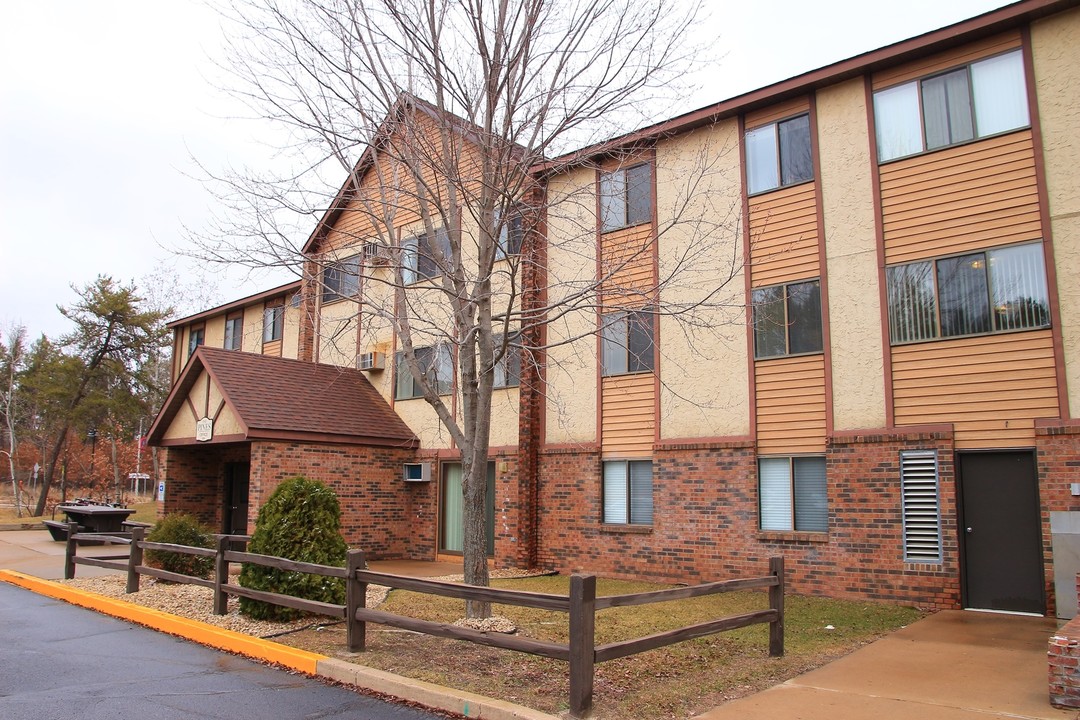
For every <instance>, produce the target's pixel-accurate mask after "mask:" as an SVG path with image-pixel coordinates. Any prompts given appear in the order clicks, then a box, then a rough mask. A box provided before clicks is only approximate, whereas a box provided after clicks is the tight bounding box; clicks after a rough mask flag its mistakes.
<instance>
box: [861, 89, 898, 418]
mask: <svg viewBox="0 0 1080 720" xmlns="http://www.w3.org/2000/svg"><path fill="white" fill-rule="evenodd" d="M863 88H864V90H865V93H866V128H867V133H866V135H867V139H868V140H869V142H870V187H871V192H870V195H871V199H872V200H873V203H874V242H875V244H876V245H877V261H878V262H877V265H878V310H879V313H880V315H881V372H882V382H883V383H884V387H885V424H886V425H888V426H892V425H893V423H894V422H895V420H894V418H895V410H894V407H893V382H892V342H891V341H890V339H889V295H888V292H887V291H886V287H885V219H884V215H883V214H882V212H883V211H882V208H881V166H880V165H879V164H878V159H877V126H876V125H875V124H874V88H873V83H872V78H871V77H870V75H864V76H863Z"/></svg>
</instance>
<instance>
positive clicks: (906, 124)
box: [874, 82, 923, 161]
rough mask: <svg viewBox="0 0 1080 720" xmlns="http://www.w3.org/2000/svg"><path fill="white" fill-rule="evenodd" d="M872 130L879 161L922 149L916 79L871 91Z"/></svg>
mask: <svg viewBox="0 0 1080 720" xmlns="http://www.w3.org/2000/svg"><path fill="white" fill-rule="evenodd" d="M874 132H875V135H876V137H877V148H878V160H880V161H885V160H891V159H893V158H898V157H903V156H904V155H911V154H913V153H917V152H921V151H922V149H923V144H922V122H921V120H920V118H919V88H918V84H917V83H914V82H910V83H905V84H903V85H898V86H896V87H894V88H889V89H888V90H882V91H881V92H878V93H874Z"/></svg>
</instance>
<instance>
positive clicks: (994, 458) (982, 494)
mask: <svg viewBox="0 0 1080 720" xmlns="http://www.w3.org/2000/svg"><path fill="white" fill-rule="evenodd" d="M959 460H960V463H959V466H960V467H959V470H960V520H961V526H960V538H961V550H962V552H963V562H964V567H963V581H964V606H965V607H969V608H978V609H983V610H1006V611H1013V612H1030V613H1038V614H1040V615H1041V614H1043V613H1044V612H1045V611H1046V602H1045V597H1044V590H1043V563H1042V545H1041V538H1042V531H1041V528H1040V513H1039V490H1038V478H1037V475H1036V471H1035V458H1034V455H1033V454H1032V453H1030V452H975V453H961V454H960V457H959Z"/></svg>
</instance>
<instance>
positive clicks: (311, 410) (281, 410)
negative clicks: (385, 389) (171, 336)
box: [149, 345, 418, 446]
mask: <svg viewBox="0 0 1080 720" xmlns="http://www.w3.org/2000/svg"><path fill="white" fill-rule="evenodd" d="M204 371H205V372H206V373H207V374H209V375H210V378H211V379H212V380H213V382H214V383H215V384H216V385H217V386H218V388H220V390H221V393H222V395H223V396H224V398H225V402H226V404H227V405H228V406H230V407H231V408H232V409H233V411H234V412H235V413H236V415H237V417H238V418H239V420H240V422H241V423H242V425H243V427H244V430H245V436H246V437H245V439H247V440H259V439H280V440H298V441H308V442H340V443H348V444H358V445H394V446H403V445H404V446H415V445H417V444H418V441H417V438H416V436H415V435H414V434H413V432H412V431H411V430H410V429H409V427H408V426H407V425H406V424H405V423H404V421H402V419H401V418H400V417H398V416H397V414H396V413H395V412H394V411H393V409H391V407H390V405H389V404H388V403H387V402H386V401H385V400H384V399H383V397H382V396H381V395H380V394H379V393H378V391H376V390H375V388H374V387H372V385H371V383H369V382H368V380H367V378H366V377H365V376H364V374H363V373H362V372H360V371H359V370H353V369H352V368H342V367H336V366H333V365H319V364H315V363H309V362H303V361H300V360H290V359H287V358H279V357H268V356H265V355H253V354H251V353H244V352H237V351H235V350H223V349H221V348H210V347H206V346H205V345H204V346H201V347H199V348H198V350H196V352H195V354H194V355H193V356H192V358H191V360H190V361H189V362H188V365H187V367H186V368H185V369H184V372H183V373H182V374H181V376H180V378H179V380H178V381H177V383H176V385H175V387H173V390H172V392H171V393H170V394H169V398H168V400H166V402H165V407H164V408H163V409H162V411H161V413H160V414H159V416H158V418H157V420H156V421H155V422H154V426H153V428H151V431H150V438H149V440H150V443H151V444H161V438H162V436H163V435H164V432H165V430H166V428H168V426H169V425H170V424H171V423H172V419H173V417H175V415H176V413H177V412H178V411H179V410H180V409H181V408H182V407H183V406H184V403H185V400H186V398H187V396H188V393H189V392H190V391H191V387H192V386H193V385H194V383H195V381H196V380H197V379H198V378H199V377H200V376H201V375H202V373H203V372H204ZM169 444H172V443H169Z"/></svg>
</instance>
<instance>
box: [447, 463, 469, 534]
mask: <svg viewBox="0 0 1080 720" xmlns="http://www.w3.org/2000/svg"><path fill="white" fill-rule="evenodd" d="M461 475H462V472H461V464H460V463H447V464H446V465H443V517H442V521H443V531H442V536H443V546H442V549H443V550H450V551H451V552H461V551H462V550H463V549H464V548H465V497H464V495H463V493H462V487H461Z"/></svg>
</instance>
